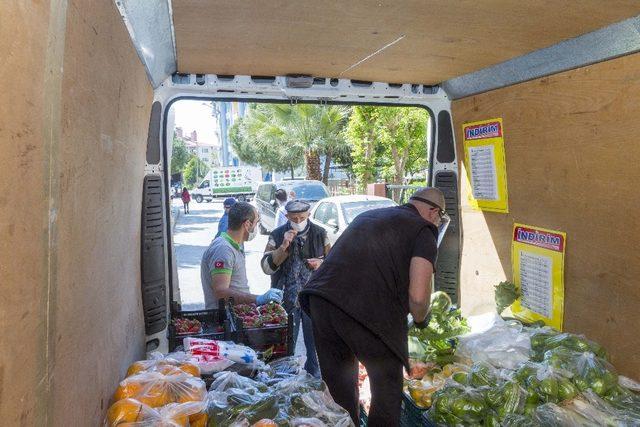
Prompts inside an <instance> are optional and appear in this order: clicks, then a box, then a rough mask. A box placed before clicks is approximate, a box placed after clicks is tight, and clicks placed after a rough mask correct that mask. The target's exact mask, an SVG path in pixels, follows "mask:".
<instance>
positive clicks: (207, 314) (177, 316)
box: [169, 309, 232, 351]
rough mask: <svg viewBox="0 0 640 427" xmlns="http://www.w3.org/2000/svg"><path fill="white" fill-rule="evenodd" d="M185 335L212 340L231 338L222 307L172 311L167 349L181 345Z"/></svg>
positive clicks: (227, 320) (228, 324)
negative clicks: (218, 308) (217, 308)
mask: <svg viewBox="0 0 640 427" xmlns="http://www.w3.org/2000/svg"><path fill="white" fill-rule="evenodd" d="M185 337H197V338H206V339H214V340H229V339H231V338H232V334H231V327H230V320H229V319H228V316H227V315H226V311H225V310H224V309H220V310H216V309H214V310H198V311H181V310H177V311H174V312H172V315H171V323H170V324H169V351H174V350H175V349H176V347H178V346H181V345H182V341H183V339H184V338H185Z"/></svg>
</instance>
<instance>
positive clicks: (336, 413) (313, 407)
mask: <svg viewBox="0 0 640 427" xmlns="http://www.w3.org/2000/svg"><path fill="white" fill-rule="evenodd" d="M283 409H284V410H285V411H286V413H287V414H288V416H289V418H292V419H296V418H317V419H318V420H320V421H322V422H323V423H325V424H326V425H328V426H336V427H350V426H353V422H352V421H351V416H350V415H349V413H348V412H347V411H346V410H345V409H344V408H342V407H341V406H340V405H338V404H337V403H335V402H334V401H333V399H332V398H331V396H330V395H329V393H328V392H326V391H318V390H313V391H309V392H307V393H303V394H300V395H293V396H291V398H290V399H289V406H288V407H285V408H283Z"/></svg>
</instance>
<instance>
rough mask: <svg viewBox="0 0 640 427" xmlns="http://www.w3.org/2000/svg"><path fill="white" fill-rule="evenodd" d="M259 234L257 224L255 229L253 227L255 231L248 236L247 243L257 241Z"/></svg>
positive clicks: (251, 231)
mask: <svg viewBox="0 0 640 427" xmlns="http://www.w3.org/2000/svg"><path fill="white" fill-rule="evenodd" d="M257 234H258V225H257V224H256V225H255V227H253V230H250V231H249V235H248V236H247V242H248V241H251V240H253V239H255V237H256V235H257Z"/></svg>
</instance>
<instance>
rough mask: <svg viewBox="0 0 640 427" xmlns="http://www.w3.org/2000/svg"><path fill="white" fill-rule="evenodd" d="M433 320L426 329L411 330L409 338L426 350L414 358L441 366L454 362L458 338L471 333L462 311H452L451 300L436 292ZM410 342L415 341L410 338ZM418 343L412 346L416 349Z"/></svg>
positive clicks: (432, 311)
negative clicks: (416, 341)
mask: <svg viewBox="0 0 640 427" xmlns="http://www.w3.org/2000/svg"><path fill="white" fill-rule="evenodd" d="M430 312H431V320H430V321H429V324H428V325H427V327H426V328H424V329H418V328H415V327H414V328H411V329H410V330H409V337H415V338H416V339H417V340H418V341H419V343H418V344H422V345H421V346H420V347H421V348H422V349H423V350H424V354H422V350H419V351H418V352H416V350H415V349H414V350H413V352H414V356H416V358H419V359H421V361H422V362H434V363H437V364H438V365H439V366H444V365H446V364H449V363H452V362H454V360H455V358H454V353H455V348H456V345H457V339H458V338H457V337H458V336H460V335H462V334H465V333H467V332H468V331H469V328H468V326H467V323H466V321H465V320H464V319H463V318H462V315H461V313H460V310H452V309H451V298H449V296H448V295H447V294H446V293H445V292H434V293H433V294H432V295H431V304H430ZM409 340H410V341H415V339H412V338H409ZM415 346H416V343H415V342H414V343H413V344H412V347H415Z"/></svg>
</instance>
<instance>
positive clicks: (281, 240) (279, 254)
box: [261, 200, 331, 378]
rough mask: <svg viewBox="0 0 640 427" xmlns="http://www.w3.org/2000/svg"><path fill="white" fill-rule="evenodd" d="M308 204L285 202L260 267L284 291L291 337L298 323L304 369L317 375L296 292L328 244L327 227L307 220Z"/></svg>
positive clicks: (308, 320)
mask: <svg viewBox="0 0 640 427" xmlns="http://www.w3.org/2000/svg"><path fill="white" fill-rule="evenodd" d="M310 207H311V206H310V205H309V204H308V203H306V202H302V201H297V200H294V201H290V202H288V203H287V205H286V207H285V208H286V211H287V219H288V221H287V222H286V223H285V224H284V225H282V226H280V227H278V228H276V229H274V230H273V231H272V232H271V234H270V235H269V241H268V243H267V246H266V248H265V250H264V256H263V257H262V262H261V265H262V270H263V271H264V272H265V273H266V274H269V275H270V276H271V287H272V288H276V289H282V290H283V291H284V298H283V305H284V308H285V310H287V313H293V319H294V326H293V339H294V347H295V341H296V340H297V338H298V331H299V329H300V325H301V324H302V336H303V339H304V345H305V348H306V350H307V361H306V363H305V366H304V367H305V370H306V371H307V372H309V373H310V374H311V375H313V376H315V377H317V378H319V377H320V367H319V365H318V358H317V356H316V347H315V344H314V340H313V328H312V324H311V318H310V317H309V316H308V315H307V314H306V313H304V312H303V311H302V310H301V309H300V305H299V304H298V292H299V291H300V289H301V288H302V286H303V285H304V284H305V283H307V280H308V279H309V277H310V276H311V272H312V271H313V270H315V269H317V268H318V267H319V266H320V265H321V264H322V259H323V258H324V256H325V255H326V254H327V253H328V252H329V249H330V248H331V245H330V244H329V239H328V237H327V231H326V230H325V229H324V228H322V227H320V226H318V225H316V224H314V223H312V222H311V221H309V209H310Z"/></svg>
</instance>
